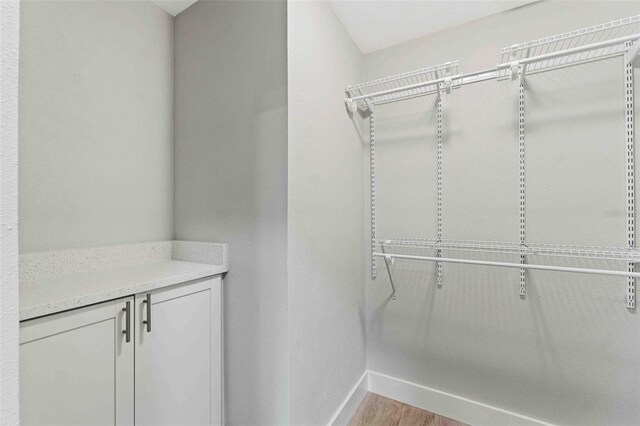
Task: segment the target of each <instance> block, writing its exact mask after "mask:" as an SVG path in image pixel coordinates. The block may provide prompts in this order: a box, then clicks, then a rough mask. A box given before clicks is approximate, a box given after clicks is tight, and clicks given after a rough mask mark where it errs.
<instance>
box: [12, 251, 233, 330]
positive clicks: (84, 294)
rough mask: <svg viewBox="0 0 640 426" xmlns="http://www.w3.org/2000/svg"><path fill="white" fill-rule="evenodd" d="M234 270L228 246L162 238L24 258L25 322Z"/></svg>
mask: <svg viewBox="0 0 640 426" xmlns="http://www.w3.org/2000/svg"><path fill="white" fill-rule="evenodd" d="M228 270H229V247H228V246H227V245H226V244H216V243H200V242H190V241H160V242H156V243H145V244H134V245H127V246H114V247H100V248H91V249H81V250H65V251H52V252H40V253H29V254H24V255H21V256H20V320H21V321H23V320H27V319H32V318H36V317H40V316H43V315H49V314H53V313H56V312H62V311H66V310H69V309H75V308H79V307H82V306H87V305H91V304H94V303H99V302H104V301H107V300H112V299H117V298H119V297H124V296H128V295H132V294H136V293H141V292H145V291H149V290H153V289H158V288H162V287H167V286H171V285H174V284H180V283H183V282H187V281H191V280H196V279H199V278H204V277H208V276H213V275H219V274H223V273H225V272H227V271H228Z"/></svg>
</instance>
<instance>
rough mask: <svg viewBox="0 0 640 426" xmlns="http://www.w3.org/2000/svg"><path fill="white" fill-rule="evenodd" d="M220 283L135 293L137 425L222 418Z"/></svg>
mask: <svg viewBox="0 0 640 426" xmlns="http://www.w3.org/2000/svg"><path fill="white" fill-rule="evenodd" d="M221 285H222V283H221V279H220V277H214V278H206V279H203V280H198V281H193V282H190V283H187V284H183V285H180V286H174V287H170V288H167V289H161V290H157V291H153V292H150V293H143V294H139V295H136V359H135V365H136V368H135V375H136V387H135V394H136V395H135V400H136V405H135V420H136V424H137V425H158V424H163V425H204V424H207V425H208V424H221V423H222V421H223V419H222V297H221V294H222V287H221ZM149 302H150V303H149Z"/></svg>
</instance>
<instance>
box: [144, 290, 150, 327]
mask: <svg viewBox="0 0 640 426" xmlns="http://www.w3.org/2000/svg"><path fill="white" fill-rule="evenodd" d="M142 303H145V304H146V305H147V319H146V320H144V321H142V323H143V324H147V333H151V293H147V296H146V298H145V299H144V300H143V301H142Z"/></svg>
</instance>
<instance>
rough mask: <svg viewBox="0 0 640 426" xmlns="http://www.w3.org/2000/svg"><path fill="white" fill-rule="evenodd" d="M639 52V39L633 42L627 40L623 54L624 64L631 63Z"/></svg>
mask: <svg viewBox="0 0 640 426" xmlns="http://www.w3.org/2000/svg"><path fill="white" fill-rule="evenodd" d="M639 53H640V40H636V41H634V42H628V43H627V46H626V49H625V54H624V64H625V66H627V65H633V61H634V60H635V59H636V58H637V57H638V54H639Z"/></svg>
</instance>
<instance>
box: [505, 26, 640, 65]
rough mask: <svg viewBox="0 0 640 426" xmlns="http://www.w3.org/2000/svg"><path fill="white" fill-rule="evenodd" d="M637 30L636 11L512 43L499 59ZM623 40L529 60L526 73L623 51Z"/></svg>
mask: <svg viewBox="0 0 640 426" xmlns="http://www.w3.org/2000/svg"><path fill="white" fill-rule="evenodd" d="M638 32H640V15H636V16H630V17H627V18H623V19H618V20H615V21H611V22H606V23H603V24H598V25H594V26H591V27H587V28H581V29H579V30H575V31H570V32H566V33H562V34H557V35H554V36H550V37H545V38H541V39H538V40H533V41H528V42H526V43H520V44H514V45H512V46H508V47H503V48H502V49H501V50H500V63H501V64H506V63H510V62H514V61H521V60H523V59H527V58H532V57H539V56H544V55H549V54H553V53H556V52H563V51H569V50H570V49H576V48H579V47H582V46H588V45H594V44H598V43H601V42H605V41H608V40H615V39H618V38H621V37H624V36H628V35H631V34H634V33H638ZM624 49H625V44H624V42H622V43H618V44H611V45H605V46H602V47H599V48H594V49H590V50H583V51H579V52H576V53H570V54H567V55H561V56H555V57H551V58H549V59H545V60H541V61H537V62H532V63H529V64H528V65H527V74H530V73H535V72H538V71H542V70H546V69H554V68H559V67H563V66H568V65H575V64H579V63H585V62H589V61H591V60H596V59H604V58H607V57H610V56H615V55H618V54H622V53H624ZM508 73H509V71H508V70H507V69H506V68H503V69H501V70H500V71H499V77H506V76H507V75H508Z"/></svg>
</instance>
